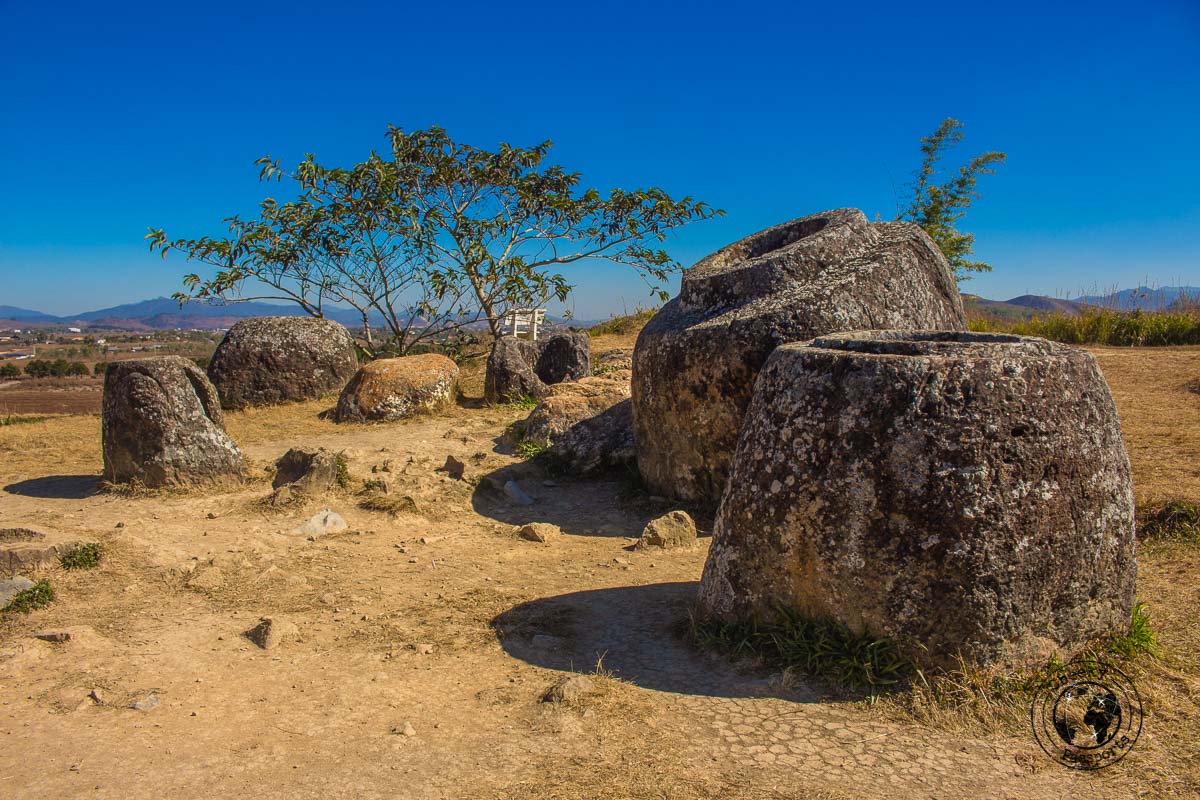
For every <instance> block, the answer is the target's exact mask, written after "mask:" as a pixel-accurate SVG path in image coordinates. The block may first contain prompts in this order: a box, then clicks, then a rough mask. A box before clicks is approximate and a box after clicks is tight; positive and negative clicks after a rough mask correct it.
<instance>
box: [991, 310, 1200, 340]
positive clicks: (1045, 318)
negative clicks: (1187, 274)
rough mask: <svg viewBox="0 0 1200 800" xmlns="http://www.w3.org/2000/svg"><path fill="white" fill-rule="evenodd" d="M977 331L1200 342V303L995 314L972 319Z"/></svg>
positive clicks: (1074, 337) (1068, 337)
mask: <svg viewBox="0 0 1200 800" xmlns="http://www.w3.org/2000/svg"><path fill="white" fill-rule="evenodd" d="M969 326H970V328H971V330H973V331H982V332H990V333H1012V334H1017V335H1019V336H1040V337H1042V338H1043V339H1052V340H1054V341H1056V342H1064V343H1066V344H1099V345H1110V346H1113V347H1163V346H1167V345H1188V344H1200V307H1191V308H1185V309H1182V310H1179V311H1141V310H1137V309H1135V310H1132V311H1122V310H1119V309H1111V308H1099V307H1096V306H1085V307H1084V308H1083V309H1082V310H1081V311H1080V313H1079V314H1061V313H1059V314H1046V315H1042V316H1034V317H1031V318H1030V319H1026V320H1021V319H1012V318H1008V317H1001V316H998V315H994V314H981V315H974V316H972V317H971V318H970V319H969Z"/></svg>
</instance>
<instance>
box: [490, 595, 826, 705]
mask: <svg viewBox="0 0 1200 800" xmlns="http://www.w3.org/2000/svg"><path fill="white" fill-rule="evenodd" d="M697 586H698V584H697V583H696V582H695V581H690V582H679V583H655V584H648V585H644V586H621V587H615V588H611V589H593V590H589V591H582V592H572V593H570V594H564V595H558V596H556V597H547V598H540V599H537V600H531V601H529V602H527V603H522V604H520V605H518V606H515V607H513V608H511V609H509V610H508V611H505V612H504V613H502V614H500V615H499V616H497V617H496V618H495V619H493V620H492V627H493V628H494V629H495V630H496V633H497V635H498V636H499V638H500V645H501V647H503V648H504V650H505V652H507V653H508V654H509V655H511V656H513V657H514V658H519V659H521V660H522V661H525V662H527V663H529V664H533V665H536V666H539V667H544V668H547V669H555V670H564V671H569V672H582V673H588V672H591V671H592V670H593V669H594V668H595V667H596V665H597V663H598V662H600V661H601V660H602V661H603V666H604V669H606V670H608V671H611V672H612V673H613V675H615V676H616V677H617V678H620V679H621V680H623V681H627V682H629V683H632V684H634V685H636V686H640V687H642V688H645V689H654V690H657V691H663V692H676V693H679V694H688V695H704V696H710V697H777V698H782V699H786V700H792V701H796V702H805V703H809V702H817V701H818V700H819V699H820V697H819V695H818V693H817V692H816V691H815V690H814V689H813V688H812V687H811V686H808V685H803V684H791V685H784V684H783V683H782V682H780V681H778V680H773V679H772V675H771V674H770V673H769V672H768V671H766V670H764V669H758V668H750V667H748V666H746V665H745V664H742V665H738V664H735V663H734V662H732V661H731V660H730V659H729V658H728V657H726V656H724V655H722V654H719V653H710V652H705V651H702V650H700V649H698V648H696V647H695V646H694V645H693V644H692V643H691V642H689V641H688V640H687V638H686V621H687V618H688V613H689V611H690V609H691V606H692V603H693V602H694V601H695V598H696V588H697Z"/></svg>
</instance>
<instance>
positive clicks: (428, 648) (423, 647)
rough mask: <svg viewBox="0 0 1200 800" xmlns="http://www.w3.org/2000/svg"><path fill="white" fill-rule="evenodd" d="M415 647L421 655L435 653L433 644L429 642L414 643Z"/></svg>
mask: <svg viewBox="0 0 1200 800" xmlns="http://www.w3.org/2000/svg"><path fill="white" fill-rule="evenodd" d="M413 649H414V650H416V651H417V655H419V656H428V655H432V654H433V645H431V644H429V643H428V642H422V643H420V644H416V645H413Z"/></svg>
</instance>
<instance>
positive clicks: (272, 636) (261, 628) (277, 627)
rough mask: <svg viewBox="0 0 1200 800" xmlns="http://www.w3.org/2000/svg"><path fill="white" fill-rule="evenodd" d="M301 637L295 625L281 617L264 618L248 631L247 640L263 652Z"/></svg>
mask: <svg viewBox="0 0 1200 800" xmlns="http://www.w3.org/2000/svg"><path fill="white" fill-rule="evenodd" d="M299 635H300V629H299V628H297V627H296V625H295V623H293V622H291V621H289V620H286V619H282V618H280V617H262V618H261V619H260V621H259V623H258V624H257V625H255V626H254V627H253V628H251V629H250V630H248V631H246V638H247V639H249V640H250V641H252V642H254V643H255V644H256V645H258V646H259V647H261V648H262V649H263V650H273V649H275V648H276V647H278V646H279V645H281V644H284V643H285V642H290V641H292V640H293V639H296V638H297V637H299Z"/></svg>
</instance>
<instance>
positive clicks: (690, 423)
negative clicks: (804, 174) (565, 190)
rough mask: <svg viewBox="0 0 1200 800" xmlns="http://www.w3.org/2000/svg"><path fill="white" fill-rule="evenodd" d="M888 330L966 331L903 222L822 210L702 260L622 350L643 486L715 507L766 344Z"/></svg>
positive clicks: (932, 252) (952, 292)
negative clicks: (628, 353)
mask: <svg viewBox="0 0 1200 800" xmlns="http://www.w3.org/2000/svg"><path fill="white" fill-rule="evenodd" d="M889 327H890V328H910V329H938V330H948V329H949V330H960V331H961V330H966V318H965V317H964V315H963V307H962V300H961V298H960V297H959V294H958V287H957V285H956V284H955V282H954V277H953V274H952V273H951V271H950V268H949V265H948V264H947V263H946V259H945V258H944V257H943V256H942V254H941V251H940V250H938V248H937V245H936V244H934V243H933V242H932V241H931V240H930V239H929V237H928V236H927V235H926V234H925V233H924V232H923V231H922V230H921V229H920V228H919V227H918V226H917V225H914V224H912V223H908V222H881V223H874V224H872V223H870V222H868V221H867V218H866V217H865V216H864V215H863V213H862V212H861V211H858V210H856V209H839V210H836V211H826V212H823V213H820V214H814V215H812V216H809V217H803V218H801V219H797V220H793V221H791V222H786V223H784V224H782V225H777V226H775V227H773V228H768V229H767V230H764V231H760V232H758V233H756V234H753V235H752V236H749V237H747V238H745V239H742V240H741V241H738V242H735V243H733V244H731V245H729V246H727V247H725V248H723V249H721V250H720V251H718V252H716V253H714V254H713V255H710V256H708V257H707V258H705V259H703V260H702V261H700V262H699V263H697V264H696V265H695V266H693V267H692V268H691V269H689V270H687V271H686V272H685V273H684V275H683V282H682V285H681V288H680V292H679V296H678V297H676V298H675V299H673V300H671V301H670V302H669V303H667V304H666V305H665V306H663V307H662V309H660V310H659V312H658V313H657V314H656V315H655V316H654V317H653V318H652V319H651V320H650V322H649V323H647V325H646V326H645V327H644V328H643V329H642V331H641V333H640V334H639V335H638V339H637V346H636V347H635V348H634V354H633V424H634V438H635V439H636V441H637V460H638V468H639V470H640V472H641V474H642V477H643V479H644V480H645V482H646V484H647V485H648V486H649V487H650V488H651V490H652V491H654V492H655V493H656V494H663V495H667V496H668V497H672V498H677V499H682V500H689V501H698V502H701V503H705V504H711V505H713V506H715V505H716V503H717V501H718V500H719V499H720V496H721V492H722V491H723V489H724V487H725V479H726V477H727V476H728V474H729V468H730V458H731V457H732V455H733V451H734V449H735V448H736V446H737V437H738V431H739V430H741V427H742V417H743V416H744V415H745V412H746V407H747V406H748V405H749V403H750V395H751V393H752V392H753V389H754V380H755V377H756V376H757V375H758V371H759V369H760V368H761V367H762V365H763V363H764V362H765V361H766V360H767V356H769V355H770V354H771V351H772V350H774V349H775V348H776V347H777V346H778V345H780V344H783V343H784V342H796V341H804V340H806V339H811V338H812V337H813V336H819V335H821V334H825V333H829V332H831V331H844V330H854V329H856V328H889Z"/></svg>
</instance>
